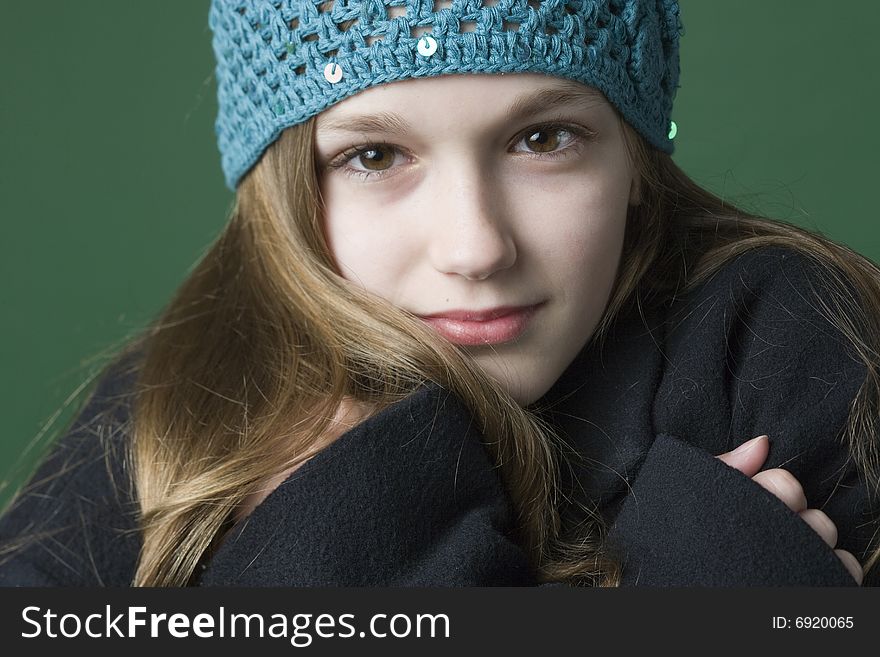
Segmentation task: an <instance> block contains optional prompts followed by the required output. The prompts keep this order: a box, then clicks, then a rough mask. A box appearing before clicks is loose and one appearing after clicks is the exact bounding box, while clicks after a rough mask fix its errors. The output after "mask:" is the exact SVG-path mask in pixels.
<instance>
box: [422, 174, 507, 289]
mask: <svg viewBox="0 0 880 657" xmlns="http://www.w3.org/2000/svg"><path fill="white" fill-rule="evenodd" d="M448 182H449V181H448V180H447V183H448ZM441 185H443V183H441ZM440 195H442V198H445V199H446V202H442V203H438V204H437V206H436V209H435V217H436V219H435V220H434V221H432V224H433V225H434V228H433V230H432V234H431V243H430V246H429V252H430V258H431V262H432V264H433V266H434V268H435V269H436V270H437V271H440V272H443V273H445V274H457V275H459V276H463V277H464V278H466V279H468V280H478V281H481V280H484V279H486V278H489V277H490V276H492V275H493V274H494V273H496V272H498V271H502V270H504V269H508V268H510V267H512V266H513V264H514V263H515V262H516V258H517V249H516V243H515V240H514V236H513V232H512V230H511V226H510V222H509V220H507V219H506V218H505V217H504V216H503V215H504V210H503V203H501V202H499V195H498V193H497V191H496V190H493V189H490V188H489V187H488V186H487V185H485V184H484V183H483V182H481V181H480V177H479V176H471V177H470V179H469V180H462V176H459V177H457V179H456V181H455V182H453V184H452V185H449V184H446V185H444V186H443V187H442V188H441V190H440ZM438 197H440V196H439V195H438ZM432 214H433V213H432Z"/></svg>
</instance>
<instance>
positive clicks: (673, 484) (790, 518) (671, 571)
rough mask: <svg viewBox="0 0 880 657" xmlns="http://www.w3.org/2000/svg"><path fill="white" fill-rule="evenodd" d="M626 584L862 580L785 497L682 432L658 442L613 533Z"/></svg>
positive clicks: (801, 583) (843, 582) (791, 583)
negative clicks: (854, 576) (853, 574)
mask: <svg viewBox="0 0 880 657" xmlns="http://www.w3.org/2000/svg"><path fill="white" fill-rule="evenodd" d="M607 542H608V545H609V546H610V547H611V548H613V549H614V550H615V552H616V554H617V558H618V559H620V560H621V562H622V565H623V575H622V581H621V585H622V586H656V587H659V586H666V587H669V586H711V587H739V586H855V585H856V581H855V580H854V579H853V578H852V576H851V575H850V574H849V571H847V570H846V568H845V567H844V565H843V563H842V562H841V561H840V559H839V558H838V557H837V555H836V554H835V553H834V552H833V550H832V549H831V548H829V547H828V545H827V544H826V543H825V542H824V541H823V540H822V538H821V537H820V536H819V535H818V534H817V533H816V532H815V531H813V529H812V528H811V527H810V526H809V525H807V523H805V522H804V521H803V520H801V519H800V517H799V516H798V515H797V514H796V513H794V512H793V511H792V510H791V509H789V508H788V507H787V506H786V505H785V503H784V502H782V500H780V499H779V498H777V497H776V496H775V495H773V494H772V493H770V492H769V491H767V490H766V489H764V488H763V487H762V486H760V485H759V484H757V483H755V482H753V481H751V479H750V478H749V477H747V476H746V475H744V474H743V473H742V472H740V471H739V470H736V469H735V468H732V467H730V466H728V465H727V464H726V463H724V462H722V461H721V460H719V459H717V458H716V457H715V456H714V455H712V454H710V453H708V452H706V451H704V450H702V449H700V448H698V447H695V446H693V445H691V444H689V443H687V442H685V441H683V440H681V439H679V438H677V437H675V436H669V435H660V436H658V437H657V439H656V440H655V441H654V443H653V445H652V446H651V448H650V450H649V451H648V454H647V456H646V457H645V460H644V462H643V464H642V466H641V468H640V469H639V471H638V474H637V475H636V477H635V479H634V480H633V483H632V490H631V492H630V494H629V495H628V497H627V498H626V499H625V500H624V502H623V504H622V506H621V508H620V511H619V513H618V515H617V517H616V519H615V521H614V524H613V525H612V527H611V529H610V531H609V534H608V539H607Z"/></svg>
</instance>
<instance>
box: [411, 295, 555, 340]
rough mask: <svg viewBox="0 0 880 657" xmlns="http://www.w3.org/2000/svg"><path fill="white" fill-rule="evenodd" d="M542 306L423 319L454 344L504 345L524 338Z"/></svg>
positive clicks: (457, 312) (452, 313)
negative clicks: (530, 322)
mask: <svg viewBox="0 0 880 657" xmlns="http://www.w3.org/2000/svg"><path fill="white" fill-rule="evenodd" d="M543 305H544V302H541V303H538V304H535V305H533V306H504V307H499V308H490V309H488V310H447V311H444V312H442V313H436V314H434V315H422V316H421V319H422V320H423V321H424V322H426V323H427V324H429V325H430V326H431V327H433V328H434V330H436V331H437V332H438V333H440V335H442V336H443V337H445V338H446V339H447V340H449V341H450V342H453V343H455V344H460V345H481V344H501V343H504V342H510V341H511V340H515V339H516V338H518V337H519V336H520V335H522V333H523V331H525V330H526V328H527V327H528V324H529V320H531V318H532V316H533V315H534V314H535V311H537V310H538V309H539V308H540V307H541V306H543Z"/></svg>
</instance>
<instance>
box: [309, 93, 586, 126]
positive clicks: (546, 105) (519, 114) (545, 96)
mask: <svg viewBox="0 0 880 657" xmlns="http://www.w3.org/2000/svg"><path fill="white" fill-rule="evenodd" d="M602 98H603V97H602V94H601V92H599V91H597V90H596V89H594V88H592V87H588V86H586V85H583V84H580V83H578V82H574V81H565V82H564V83H563V84H562V85H561V86H556V87H545V88H543V89H538V90H537V91H534V92H531V93H527V94H523V95H521V96H519V97H517V98H516V99H515V100H514V101H513V102H512V103H511V104H510V107H508V108H507V111H506V116H507V118H508V119H509V120H517V119H522V118H525V117H528V116H533V115H535V114H538V113H540V112H543V111H546V110H548V109H551V108H554V107H556V106H558V105H575V104H584V103H590V102H593V103H595V102H597V101H600V100H602ZM319 131H320V132H325V131H326V132H331V131H332V132H336V131H338V132H352V133H368V134H370V133H379V132H393V133H398V134H402V135H406V134H409V132H410V131H412V126H410V124H409V123H408V122H407V121H406V119H404V118H403V117H402V116H400V115H399V114H394V113H391V112H378V113H376V114H370V115H364V116H352V117H345V116H342V117H339V118H335V119H326V120H323V121H322V122H321V126H320V128H319Z"/></svg>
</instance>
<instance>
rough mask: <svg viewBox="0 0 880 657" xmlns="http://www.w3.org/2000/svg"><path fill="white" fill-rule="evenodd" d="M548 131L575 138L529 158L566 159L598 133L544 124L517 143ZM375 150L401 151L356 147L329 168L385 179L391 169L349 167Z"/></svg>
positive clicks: (387, 146) (380, 145)
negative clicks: (566, 144)
mask: <svg viewBox="0 0 880 657" xmlns="http://www.w3.org/2000/svg"><path fill="white" fill-rule="evenodd" d="M546 131H550V132H552V131H559V132H568V133H570V134H571V135H572V136H573V139H572V140H571V143H570V144H569V145H568V146H566V147H564V148H562V149H560V150H557V151H553V152H552V153H532V154H527V157H530V158H531V159H537V160H556V159H559V158H561V157H564V156H565V154H568V152H569V151H576V150H577V149H579V148H580V147H581V146H583V144H584V142H588V141H592V140H594V139H595V138H596V133H595V132H593V131H592V130H587V129H585V128H581V127H579V126H574V125H569V124H563V123H544V124H540V125H536V126H533V127H531V128H527V129H526V130H523V132H522V133H520V135H519V137H518V138H517V141H516V143H517V144H518V143H519V142H520V141H522V140H523V139H524V138H526V137H529V136H531V135H533V134H534V133H536V132H546ZM375 149H383V150H387V149H390V150H392V151H394V152H395V153H399V152H400V149H399V148H397V147H396V146H393V145H392V144H388V143H384V142H379V143H372V144H364V145H362V146H355V147H354V148H350V149H348V150H347V151H345V152H343V153H341V154H340V155H339V157H337V158H336V159H335V160H333V161H332V162H330V163H329V164H327V168H329V169H339V170H340V171H341V172H342V173H343V174H345V175H346V176H353V177H355V178H361V179H362V180H366V179H367V178H384V177H386V176H387V175H389V172H390V171H391V169H386V170H384V171H362V170H361V169H355V168H353V167H350V166H348V163H349V162H350V161H351V160H353V159H354V158H356V157H357V156H359V155H362V154H364V153H369V152H370V151H371V150H375Z"/></svg>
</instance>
